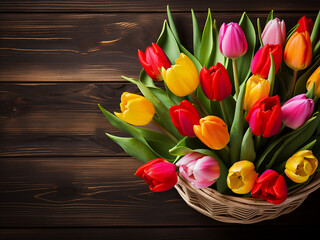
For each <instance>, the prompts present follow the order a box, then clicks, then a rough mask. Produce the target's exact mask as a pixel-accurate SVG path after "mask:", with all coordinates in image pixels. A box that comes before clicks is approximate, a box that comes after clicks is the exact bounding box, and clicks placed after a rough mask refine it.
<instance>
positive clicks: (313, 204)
mask: <svg viewBox="0 0 320 240" xmlns="http://www.w3.org/2000/svg"><path fill="white" fill-rule="evenodd" d="M141 164H142V163H140V162H138V161H137V160H135V159H132V158H104V157H100V158H86V157H80V158H63V157H61V158H41V157H38V158H1V159H0V195H1V198H0V212H1V214H0V227H2V228H3V227H76V226H78V227H85V226H92V227H98V226H100V227H125V226H127V227H128V226H131V227H139V226H140V227H156V226H162V227H165V226H167V227H168V226H171V227H173V226H175V227H208V226H232V227H235V226H239V225H234V224H224V223H220V222H217V221H214V220H212V219H209V218H207V217H205V216H204V215H201V214H200V213H198V212H196V211H195V210H193V209H192V208H190V207H188V206H187V204H186V203H184V202H183V200H182V199H181V198H180V197H179V196H178V194H177V192H176V191H175V190H174V189H172V190H170V191H168V192H162V193H154V192H151V191H150V190H149V189H148V186H147V184H145V183H144V181H143V180H142V179H140V178H138V177H135V176H134V175H133V174H134V172H135V169H137V168H138V167H139V166H140V165H141ZM319 197H320V191H317V192H315V193H312V194H311V195H310V196H309V198H307V200H306V201H305V203H304V204H303V205H302V206H300V207H299V208H298V209H297V210H295V211H294V212H293V213H291V214H289V215H284V216H281V217H279V218H277V219H275V220H269V221H265V222H261V223H258V224H255V225H254V226H276V227H280V226H290V227H293V226H299V228H301V229H303V228H306V227H314V228H316V227H317V226H318V221H315V219H317V216H318V214H319V211H320V205H319V203H318V199H319ZM306 213H307V214H306ZM148 231H149V230H148Z"/></svg>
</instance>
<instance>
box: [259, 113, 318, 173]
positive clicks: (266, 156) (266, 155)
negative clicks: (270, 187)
mask: <svg viewBox="0 0 320 240" xmlns="http://www.w3.org/2000/svg"><path fill="white" fill-rule="evenodd" d="M315 119H316V117H312V118H310V119H309V120H308V121H306V122H305V123H304V124H303V125H302V126H301V127H299V128H298V129H296V130H294V131H290V132H289V133H287V134H286V135H284V136H282V137H280V138H278V139H276V140H275V141H273V142H272V143H270V144H269V145H268V147H267V148H266V150H265V151H264V152H263V153H262V154H261V155H260V157H259V159H258V161H257V162H256V164H255V165H256V169H261V167H262V166H263V165H264V166H265V165H267V164H269V162H270V160H271V158H272V157H273V156H274V154H275V152H276V151H277V150H278V149H279V148H280V147H281V146H282V145H283V143H284V142H285V141H286V140H287V139H288V138H289V137H290V138H291V137H292V136H293V137H292V138H291V139H293V138H294V137H297V136H298V135H299V134H300V133H301V132H303V131H304V129H305V128H306V127H307V126H308V125H309V124H310V123H311V122H312V121H314V120H315ZM302 136H303V135H302ZM306 140H308V139H306ZM285 152H287V148H286V151H285ZM279 154H280V153H279Z"/></svg>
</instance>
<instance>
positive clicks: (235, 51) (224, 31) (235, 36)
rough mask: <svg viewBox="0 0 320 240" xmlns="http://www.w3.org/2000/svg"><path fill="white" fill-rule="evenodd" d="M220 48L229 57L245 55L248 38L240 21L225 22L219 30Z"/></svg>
mask: <svg viewBox="0 0 320 240" xmlns="http://www.w3.org/2000/svg"><path fill="white" fill-rule="evenodd" d="M219 49H220V52H221V53H222V55H223V56H225V57H227V58H238V57H241V56H243V55H244V54H245V53H246V52H247V50H248V45H247V40H246V36H245V35H244V32H243V31H242V29H241V27H240V25H239V24H238V23H233V22H231V23H228V24H227V25H226V24H225V23H223V24H222V25H221V27H220V30H219Z"/></svg>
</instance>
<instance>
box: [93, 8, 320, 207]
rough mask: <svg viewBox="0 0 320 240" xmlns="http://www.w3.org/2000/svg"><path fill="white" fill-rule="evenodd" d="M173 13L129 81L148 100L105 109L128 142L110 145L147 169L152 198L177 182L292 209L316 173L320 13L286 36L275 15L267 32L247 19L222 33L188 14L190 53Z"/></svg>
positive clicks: (136, 98) (125, 97)
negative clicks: (294, 195)
mask: <svg viewBox="0 0 320 240" xmlns="http://www.w3.org/2000/svg"><path fill="white" fill-rule="evenodd" d="M167 12H168V22H167V21H166V20H165V21H164V25H163V29H162V32H161V34H160V37H159V39H158V41H157V43H152V45H151V46H150V47H147V49H146V50H145V51H144V52H143V51H141V50H138V58H139V60H140V62H141V65H142V66H143V69H142V71H141V73H140V76H139V79H133V78H128V77H124V76H123V78H124V79H126V80H128V81H129V82H131V83H133V84H135V85H136V86H137V87H138V88H139V90H140V91H141V93H142V95H143V96H141V95H137V94H133V93H128V92H125V93H123V94H122V96H121V104H120V108H121V112H115V113H114V114H112V113H110V112H108V111H107V110H105V109H104V108H103V107H102V106H100V105H99V107H100V109H101V111H102V112H103V114H104V115H105V116H106V118H107V119H108V120H109V121H110V123H111V124H112V125H113V126H115V127H116V128H118V129H120V130H122V131H124V132H126V133H127V134H129V135H130V136H131V137H126V138H124V137H117V136H113V135H111V134H108V133H107V136H108V137H110V138H111V139H112V140H114V141H115V142H116V143H118V144H119V145H120V146H121V147H122V148H123V149H124V151H125V152H127V153H128V154H129V155H131V156H133V157H134V158H136V159H139V160H141V161H142V162H144V163H145V164H144V165H142V166H141V167H140V168H139V169H138V170H137V171H136V173H135V175H136V176H138V177H141V178H143V179H144V180H145V181H146V183H147V184H148V185H149V188H150V190H152V191H155V192H161V191H166V190H169V189H171V188H173V187H174V186H175V185H176V184H177V181H178V178H179V177H180V178H184V179H185V180H186V181H188V182H189V183H190V184H191V186H192V187H194V188H213V189H216V190H217V191H218V192H220V193H221V194H224V195H233V196H237V197H246V198H259V199H263V200H265V201H267V202H269V203H270V204H274V205H278V204H281V203H283V202H285V201H286V198H287V196H288V193H290V191H294V190H295V189H296V188H297V187H300V186H303V185H306V184H308V183H309V182H310V180H311V179H312V178H313V176H314V175H315V173H316V172H317V171H319V167H318V159H319V157H320V116H319V110H320V104H319V102H318V99H319V97H320V41H319V28H320V13H318V16H317V18H316V20H315V23H313V21H312V20H311V19H307V18H306V17H305V16H303V17H302V18H301V19H300V20H299V21H298V23H297V25H296V26H294V27H293V28H292V29H291V30H290V31H288V32H287V31H286V26H285V21H284V20H279V19H278V18H275V17H274V13H273V11H271V12H270V14H269V15H268V17H267V21H266V25H265V27H264V30H263V31H262V32H261V26H260V20H259V19H257V31H256V30H255V28H254V26H253V24H252V22H251V20H250V18H249V17H248V16H247V14H246V13H243V15H242V17H241V19H240V21H239V23H234V22H231V23H228V24H226V23H223V24H222V25H221V27H220V29H218V27H217V25H216V21H215V20H214V19H212V15H211V11H210V9H209V11H208V16H207V20H206V23H205V25H204V28H203V31H202V33H201V31H200V29H199V25H198V22H197V18H196V16H195V13H194V12H193V10H191V13H192V23H193V53H191V52H190V51H188V50H187V49H186V48H185V47H184V46H183V45H182V43H181V41H180V38H179V35H178V32H177V30H176V27H175V24H174V21H173V17H172V14H171V12H170V9H169V7H168V8H167ZM144 125H148V127H147V128H143V127H141V126H144ZM151 125H153V126H154V127H153V128H152V127H151V129H150V126H151ZM155 129H156V130H155Z"/></svg>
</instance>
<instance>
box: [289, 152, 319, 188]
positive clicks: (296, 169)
mask: <svg viewBox="0 0 320 240" xmlns="http://www.w3.org/2000/svg"><path fill="white" fill-rule="evenodd" d="M317 167H318V160H317V159H316V157H315V156H314V155H313V154H312V151H310V150H301V151H299V152H297V153H295V154H294V155H293V156H292V157H291V158H289V159H288V161H287V163H286V166H285V168H286V169H285V170H284V172H285V174H286V175H287V177H288V178H290V179H291V180H292V181H294V182H295V183H303V182H305V181H307V180H308V179H309V177H310V176H311V175H312V174H313V173H314V172H315V171H316V169H317Z"/></svg>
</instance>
